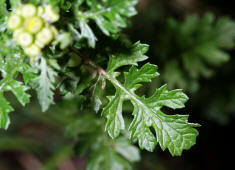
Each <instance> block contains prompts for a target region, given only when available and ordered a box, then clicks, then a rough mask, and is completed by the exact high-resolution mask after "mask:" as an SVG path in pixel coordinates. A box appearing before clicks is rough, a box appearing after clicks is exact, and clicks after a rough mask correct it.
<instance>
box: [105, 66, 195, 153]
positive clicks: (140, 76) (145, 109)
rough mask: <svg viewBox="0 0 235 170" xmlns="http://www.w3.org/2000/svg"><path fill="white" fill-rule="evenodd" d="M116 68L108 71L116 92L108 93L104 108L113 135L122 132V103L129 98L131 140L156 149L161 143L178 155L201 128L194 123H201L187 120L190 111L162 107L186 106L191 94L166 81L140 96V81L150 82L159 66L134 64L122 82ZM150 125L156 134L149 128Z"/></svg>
mask: <svg viewBox="0 0 235 170" xmlns="http://www.w3.org/2000/svg"><path fill="white" fill-rule="evenodd" d="M111 63H112V62H111ZM126 65H128V62H127V64H126ZM120 66H123V64H119V65H118V64H117V67H115V69H117V68H119V67H120ZM108 68H112V67H108ZM115 69H112V71H110V72H108V73H106V74H105V77H106V78H107V79H109V80H110V81H111V83H112V84H113V85H114V87H115V89H116V93H115V95H114V96H110V97H108V99H109V103H108V104H107V105H106V106H105V108H104V109H103V112H102V114H103V115H104V116H105V117H106V118H107V122H106V127H105V129H106V131H107V132H108V133H109V135H110V136H111V137H112V138H116V137H117V136H119V134H120V132H121V131H122V130H124V129H125V124H124V119H123V115H122V106H123V102H124V101H126V100H129V101H131V103H132V105H133V106H134V110H133V116H134V119H133V121H132V122H131V125H130V127H129V131H130V138H131V140H132V141H136V140H138V142H139V145H140V148H142V149H146V150H148V151H153V149H154V147H155V146H156V144H157V143H159V145H160V146H161V148H162V149H163V150H165V149H166V148H168V150H169V151H170V153H171V154H172V155H173V156H178V155H181V154H182V151H183V150H184V149H189V148H190V147H191V146H192V145H194V144H195V142H196V137H197V135H198V131H197V130H196V129H194V127H198V124H191V123H188V116H187V115H166V114H164V113H163V112H162V111H161V108H162V107H169V108H172V109H177V108H182V107H184V103H185V102H186V101H187V100H188V97H187V96H186V95H185V94H184V93H183V92H182V90H172V91H168V90H167V86H166V85H165V86H162V87H160V88H159V89H157V90H156V92H155V93H154V94H153V95H152V96H151V97H149V98H145V97H144V96H142V97H140V96H138V95H136V94H135V91H136V90H138V89H139V88H140V87H141V84H140V83H143V82H151V79H153V78H155V77H156V76H158V73H157V67H156V66H155V65H152V64H148V63H147V64H145V65H144V66H142V68H141V69H137V68H136V67H135V66H132V67H131V68H130V70H129V72H127V73H125V74H124V76H125V83H124V84H123V85H122V84H121V83H120V82H119V81H118V80H117V79H116V77H115V75H116V74H115V72H114V71H115ZM151 127H152V128H153V129H154V131H155V134H153V132H152V131H151V130H150V128H151Z"/></svg>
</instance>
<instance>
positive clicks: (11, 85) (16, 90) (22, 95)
mask: <svg viewBox="0 0 235 170" xmlns="http://www.w3.org/2000/svg"><path fill="white" fill-rule="evenodd" d="M28 89H29V87H27V86H24V85H23V84H22V83H21V82H19V81H16V80H10V81H8V83H7V85H6V86H5V89H4V90H5V91H11V92H12V93H13V94H14V95H15V96H16V98H17V99H18V101H19V102H20V103H21V104H22V105H23V106H25V105H26V104H27V103H29V101H30V95H29V94H27V93H26V91H27V90H28Z"/></svg>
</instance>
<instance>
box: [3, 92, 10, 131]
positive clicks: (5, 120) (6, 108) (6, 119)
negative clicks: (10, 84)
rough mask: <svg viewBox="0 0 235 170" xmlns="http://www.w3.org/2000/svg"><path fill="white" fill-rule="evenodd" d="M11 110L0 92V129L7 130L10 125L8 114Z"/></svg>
mask: <svg viewBox="0 0 235 170" xmlns="http://www.w3.org/2000/svg"><path fill="white" fill-rule="evenodd" d="M12 111H13V108H12V107H11V106H10V105H9V103H8V101H7V100H6V99H5V97H4V96H3V94H2V93H1V92H0V128H3V129H7V128H8V126H9V124H10V119H9V117H8V113H9V112H12Z"/></svg>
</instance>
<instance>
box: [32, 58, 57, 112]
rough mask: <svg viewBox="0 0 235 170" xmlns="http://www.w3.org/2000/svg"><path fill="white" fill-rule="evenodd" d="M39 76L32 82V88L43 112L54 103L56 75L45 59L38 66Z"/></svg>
mask: <svg viewBox="0 0 235 170" xmlns="http://www.w3.org/2000/svg"><path fill="white" fill-rule="evenodd" d="M39 70H40V75H39V76H38V77H36V78H35V79H34V80H33V84H34V88H35V89H36V91H37V94H38V100H39V103H40V105H41V107H42V111H43V112H45V111H46V110H47V109H48V108H49V106H50V105H51V104H53V103H54V92H53V90H54V89H55V87H54V85H53V83H55V77H56V76H57V73H56V72H55V71H54V70H53V69H52V68H51V67H50V66H49V65H48V64H47V61H46V59H44V58H41V63H40V65H39Z"/></svg>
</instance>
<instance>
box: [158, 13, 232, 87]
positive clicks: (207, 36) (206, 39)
mask: <svg viewBox="0 0 235 170" xmlns="http://www.w3.org/2000/svg"><path fill="white" fill-rule="evenodd" d="M159 37H161V38H160V39H159V40H158V43H157V44H156V46H157V48H158V49H157V50H156V51H158V55H159V54H160V55H161V56H160V57H159V58H160V59H161V58H162V59H164V58H167V64H166V65H165V69H166V70H168V71H169V69H168V68H170V66H169V62H170V63H171V62H172V61H173V62H175V59H176V58H178V59H180V60H178V61H177V65H182V67H181V68H180V69H179V71H177V72H175V73H174V72H173V71H172V74H171V75H170V77H169V78H168V77H166V76H165V77H164V78H165V80H166V81H167V82H168V80H169V81H170V82H171V83H169V85H170V86H171V87H180V88H184V89H185V88H187V89H188V90H190V91H195V90H196V86H197V84H198V80H199V78H200V77H201V76H203V77H211V76H212V75H213V73H214V70H213V69H214V66H216V67H218V66H221V65H222V64H224V63H226V62H228V61H229V59H230V54H229V53H228V52H227V50H230V49H233V48H234V47H235V41H234V40H235V22H234V21H233V20H232V19H230V18H228V17H219V18H218V19H217V18H216V17H215V15H214V14H211V13H207V14H205V15H204V16H202V17H199V16H197V15H189V16H187V17H186V18H185V20H184V21H182V22H180V21H177V20H175V19H170V20H168V22H167V24H166V27H165V29H164V30H163V31H161V32H159ZM161 62H163V61H161ZM166 67H168V68H166ZM179 72H181V73H184V76H181V78H177V79H174V81H171V80H170V79H172V77H176V76H178V77H179V76H180V75H179ZM174 74H178V75H176V76H174ZM192 82H193V83H192ZM192 84H194V85H192ZM192 86H194V87H193V88H192Z"/></svg>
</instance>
